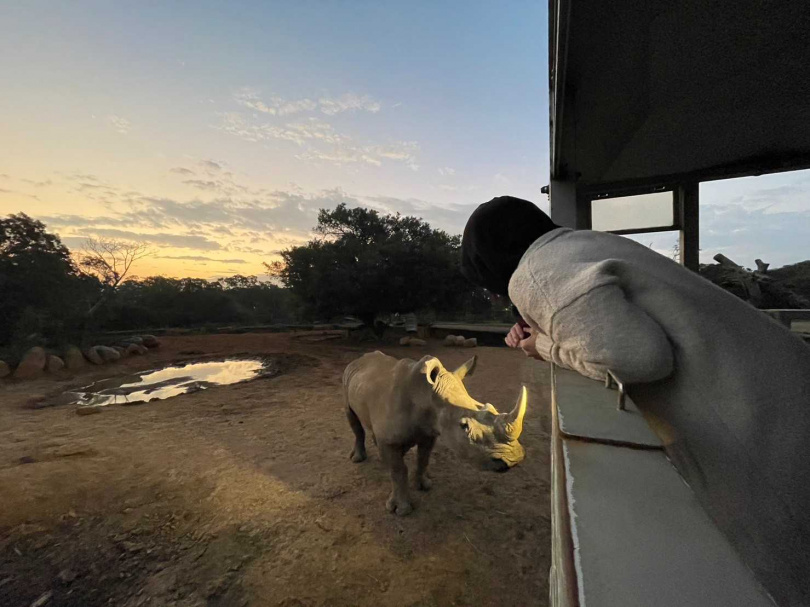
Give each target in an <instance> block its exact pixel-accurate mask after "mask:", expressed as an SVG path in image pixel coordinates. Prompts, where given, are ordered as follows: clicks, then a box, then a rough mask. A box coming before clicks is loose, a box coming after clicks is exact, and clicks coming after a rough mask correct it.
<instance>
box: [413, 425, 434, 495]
mask: <svg viewBox="0 0 810 607" xmlns="http://www.w3.org/2000/svg"><path fill="white" fill-rule="evenodd" d="M435 444H436V437H435V436H429V437H426V438H424V439H422V440H421V441H419V443H417V449H418V450H417V452H416V488H417V489H419V490H420V491H430V477H429V476H428V473H427V469H428V464H429V463H430V454H431V452H432V451H433V445H435Z"/></svg>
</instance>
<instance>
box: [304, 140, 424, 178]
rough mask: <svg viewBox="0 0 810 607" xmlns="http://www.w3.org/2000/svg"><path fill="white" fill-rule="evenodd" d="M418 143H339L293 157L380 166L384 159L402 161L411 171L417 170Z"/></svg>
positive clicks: (337, 163) (340, 163)
mask: <svg viewBox="0 0 810 607" xmlns="http://www.w3.org/2000/svg"><path fill="white" fill-rule="evenodd" d="M418 150H419V145H418V144H417V143H416V142H415V141H400V142H395V143H392V144H389V145H366V146H357V145H351V144H345V143H344V144H339V145H336V146H333V147H332V148H327V149H324V148H321V149H310V150H307V151H305V152H302V153H300V154H296V155H295V157H296V158H298V159H299V160H314V161H324V162H329V163H332V164H336V165H343V164H353V163H362V164H370V165H373V166H381V165H382V163H383V161H384V160H393V161H396V162H402V163H404V164H405V165H406V166H407V167H409V168H410V169H411V170H413V171H418V170H419V165H418V164H417V162H416V152H417V151H418Z"/></svg>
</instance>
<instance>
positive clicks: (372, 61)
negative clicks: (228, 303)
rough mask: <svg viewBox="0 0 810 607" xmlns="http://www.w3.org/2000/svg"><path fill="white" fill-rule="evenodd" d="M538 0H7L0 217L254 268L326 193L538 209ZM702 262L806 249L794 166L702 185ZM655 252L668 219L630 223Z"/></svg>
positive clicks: (431, 206)
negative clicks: (519, 203)
mask: <svg viewBox="0 0 810 607" xmlns="http://www.w3.org/2000/svg"><path fill="white" fill-rule="evenodd" d="M545 7H546V3H545V2H537V1H534V2H518V1H509V2H502V3H501V2H491V1H483V2H472V1H466V0H465V1H459V2H404V1H401V2H384V1H381V2H364V1H363V2H361V1H357V2H349V1H337V0H335V1H328V2H327V1H322V2H315V1H292V0H289V1H276V2H227V3H225V2H216V3H213V2H161V3H157V2H127V3H124V2H110V1H99V2H82V1H78V2H70V3H67V2H57V1H53V2H38V1H34V0H29V1H26V2H10V3H4V4H3V5H2V6H0V82H2V93H0V141H2V145H0V214H2V215H5V214H8V213H16V212H20V211H23V212H25V213H28V214H29V215H31V216H33V217H36V218H38V219H40V220H42V221H43V222H45V223H46V225H47V226H48V227H49V228H50V229H51V230H52V231H55V232H57V233H58V234H59V235H60V236H61V237H62V239H63V241H64V242H65V243H66V244H67V245H68V246H69V247H71V248H72V249H73V248H78V247H79V246H80V245H81V242H82V240H83V238H85V237H87V236H93V235H95V236H107V237H115V238H120V239H130V240H139V241H147V242H149V243H150V244H151V245H152V248H153V250H154V254H153V256H152V257H150V258H148V259H145V260H143V261H141V262H139V265H138V267H137V268H136V269H135V271H136V273H137V274H139V275H141V276H146V275H150V274H155V273H163V274H167V275H172V276H200V277H217V276H225V275H229V274H233V273H241V274H261V273H262V265H261V262H262V261H271V260H272V259H273V258H274V256H275V255H276V253H277V251H279V250H280V249H283V248H285V247H288V246H291V245H294V244H298V243H301V242H305V241H306V240H307V239H308V238H309V235H310V230H311V229H312V228H313V226H314V225H315V222H316V215H317V211H318V209H319V208H323V207H327V208H331V207H334V206H335V205H336V204H338V203H339V202H347V203H348V204H350V205H364V206H369V207H373V208H376V209H379V210H381V211H386V212H396V211H399V212H402V213H404V214H413V215H418V216H420V217H423V218H424V219H426V220H428V221H429V222H430V223H431V224H432V225H434V226H436V227H440V228H443V229H446V230H448V231H450V232H453V233H460V232H461V230H462V229H463V226H464V222H465V220H466V218H467V216H468V215H469V213H470V212H471V211H472V209H473V208H474V206H475V205H477V204H479V203H481V202H484V201H486V200H488V199H490V198H492V197H493V196H497V195H501V194H512V195H515V196H520V197H524V198H528V199H530V200H534V201H535V202H537V203H538V204H540V206H541V207H543V208H547V207H548V203H547V200H546V197H545V196H544V195H542V194H540V188H541V186H543V185H545V184H546V183H547V182H548V166H547V165H548V132H547V131H548V126H547V125H548V116H547V105H548V104H547V74H546V64H547V39H546V32H547V25H546V14H545ZM701 193H702V200H701V202H702V208H701V212H702V221H701V228H702V231H703V234H702V246H703V253H702V255H703V259H709V258H710V257H711V256H712V255H713V254H714V253H717V252H723V253H725V254H726V255H728V256H729V257H731V258H733V259H735V260H737V261H739V262H740V263H744V264H746V265H751V264H752V263H753V257H761V258H763V259H765V260H766V261H770V262H771V263H772V264H774V265H782V264H785V263H792V262H795V261H800V260H803V259H806V258H808V257H810V254H809V252H808V247H807V244H806V243H807V242H808V241H810V173H808V172H800V173H791V174H784V175H776V176H769V177H763V178H757V179H745V180H737V181H734V182H722V183H713V184H708V185H704V186H703V187H702V191H701ZM641 240H642V241H643V242H645V244H647V243H653V244H654V246H655V247H656V248H659V249H662V250H663V249H668V248H669V247H671V245H672V242H674V237H673V236H672V235H671V234H670V235H659V236H655V237H649V238H644V237H643V238H641Z"/></svg>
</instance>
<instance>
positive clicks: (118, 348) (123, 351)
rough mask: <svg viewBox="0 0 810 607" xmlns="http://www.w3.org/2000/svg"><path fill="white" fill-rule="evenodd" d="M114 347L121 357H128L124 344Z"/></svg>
mask: <svg viewBox="0 0 810 607" xmlns="http://www.w3.org/2000/svg"><path fill="white" fill-rule="evenodd" d="M112 349H113V350H115V351H116V352H118V353H119V354H120V355H121V358H126V356H127V349H126V348H125V347H124V346H113V347H112Z"/></svg>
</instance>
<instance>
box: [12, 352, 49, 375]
mask: <svg viewBox="0 0 810 607" xmlns="http://www.w3.org/2000/svg"><path fill="white" fill-rule="evenodd" d="M47 362H48V357H47V354H45V350H43V349H42V348H40V347H39V346H37V347H35V348H31V349H30V350H28V352H26V353H25V355H24V356H23V357H22V360H21V361H20V364H19V365H18V366H17V368H16V369H15V370H14V377H15V378H16V379H32V378H34V377H38V376H39V375H41V374H42V372H43V371H44V370H45V365H46V364H47Z"/></svg>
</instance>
